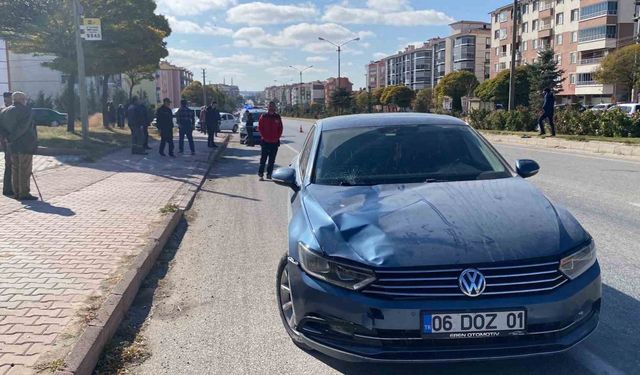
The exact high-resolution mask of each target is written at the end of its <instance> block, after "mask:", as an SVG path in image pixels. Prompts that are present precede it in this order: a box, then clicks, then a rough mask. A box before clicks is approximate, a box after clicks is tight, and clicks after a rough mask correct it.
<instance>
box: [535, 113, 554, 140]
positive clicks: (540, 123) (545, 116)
mask: <svg viewBox="0 0 640 375" xmlns="http://www.w3.org/2000/svg"><path fill="white" fill-rule="evenodd" d="M545 119H548V120H549V127H551V135H556V125H555V124H554V123H553V112H545V113H543V114H542V116H540V118H539V119H538V127H540V134H544V120H545Z"/></svg>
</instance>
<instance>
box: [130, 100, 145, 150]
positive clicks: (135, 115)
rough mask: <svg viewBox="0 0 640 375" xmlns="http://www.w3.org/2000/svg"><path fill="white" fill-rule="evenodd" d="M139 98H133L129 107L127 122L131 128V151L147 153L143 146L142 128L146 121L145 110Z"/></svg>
mask: <svg viewBox="0 0 640 375" xmlns="http://www.w3.org/2000/svg"><path fill="white" fill-rule="evenodd" d="M140 107H141V106H140V104H139V103H138V98H137V97H135V96H134V97H133V98H131V105H129V108H127V123H128V125H129V129H131V153H132V154H134V155H147V152H146V151H145V150H144V147H143V139H142V128H143V126H144V122H145V118H146V115H145V112H146V111H145V110H144V108H143V110H142V111H141V110H140Z"/></svg>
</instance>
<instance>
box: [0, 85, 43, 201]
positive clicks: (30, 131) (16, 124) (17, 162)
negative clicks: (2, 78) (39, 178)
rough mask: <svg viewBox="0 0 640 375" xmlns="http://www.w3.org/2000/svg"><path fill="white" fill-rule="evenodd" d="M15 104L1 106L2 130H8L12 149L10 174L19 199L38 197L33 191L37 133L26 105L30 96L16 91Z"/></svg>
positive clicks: (6, 131)
mask: <svg viewBox="0 0 640 375" xmlns="http://www.w3.org/2000/svg"><path fill="white" fill-rule="evenodd" d="M12 99H13V105H11V106H10V107H8V108H5V109H3V110H2V126H3V129H4V130H3V132H5V133H6V134H7V140H8V144H9V150H10V151H11V169H12V170H11V174H12V177H13V179H12V180H11V182H12V185H13V186H12V187H13V192H14V197H15V198H16V199H18V200H38V198H36V197H34V196H33V195H31V191H30V189H31V186H30V182H31V173H32V169H31V168H32V165H33V154H35V153H36V150H37V149H38V133H37V131H36V126H35V125H34V124H33V120H32V119H31V109H29V107H27V106H26V103H27V96H26V95H25V94H24V93H22V92H14V93H13V95H12Z"/></svg>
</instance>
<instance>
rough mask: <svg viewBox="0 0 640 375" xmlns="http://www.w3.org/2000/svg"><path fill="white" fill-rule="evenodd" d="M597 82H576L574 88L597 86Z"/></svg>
mask: <svg viewBox="0 0 640 375" xmlns="http://www.w3.org/2000/svg"><path fill="white" fill-rule="evenodd" d="M597 84H598V82H596V81H594V80H590V81H577V82H576V86H593V85H597Z"/></svg>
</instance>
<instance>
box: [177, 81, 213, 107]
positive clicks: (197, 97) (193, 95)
mask: <svg viewBox="0 0 640 375" xmlns="http://www.w3.org/2000/svg"><path fill="white" fill-rule="evenodd" d="M206 91H207V101H208V102H209V103H211V100H212V99H213V88H212V87H211V86H209V85H207V86H206ZM182 98H183V99H186V100H187V101H188V102H189V103H191V104H192V105H194V106H196V107H202V106H203V105H205V104H204V103H203V101H202V100H203V99H204V98H203V97H202V83H201V82H199V81H193V82H191V83H190V84H189V85H188V86H187V87H185V88H184V90H182ZM209 103H206V104H209Z"/></svg>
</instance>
